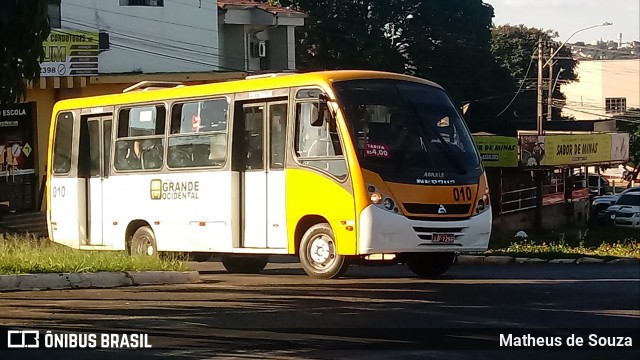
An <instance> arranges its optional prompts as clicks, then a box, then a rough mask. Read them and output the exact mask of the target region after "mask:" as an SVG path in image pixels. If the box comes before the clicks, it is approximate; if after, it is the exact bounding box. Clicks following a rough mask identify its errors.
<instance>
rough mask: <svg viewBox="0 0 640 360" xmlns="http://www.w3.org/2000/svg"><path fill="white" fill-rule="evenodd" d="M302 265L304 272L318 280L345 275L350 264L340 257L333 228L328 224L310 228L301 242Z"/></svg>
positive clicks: (342, 256) (343, 257)
mask: <svg viewBox="0 0 640 360" xmlns="http://www.w3.org/2000/svg"><path fill="white" fill-rule="evenodd" d="M299 253H300V263H301V264H302V268H303V269H304V271H305V272H306V273H307V274H308V275H309V276H311V277H314V278H318V279H334V278H337V277H339V276H340V275H342V274H344V272H345V271H346V270H347V267H348V263H347V261H346V257H345V256H344V255H339V254H338V251H337V247H336V241H335V237H334V235H333V230H331V226H330V225H329V224H327V223H322V224H317V225H314V226H312V227H310V228H309V230H307V232H305V234H304V235H303V236H302V241H301V242H300V251H299Z"/></svg>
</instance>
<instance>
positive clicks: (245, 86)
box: [54, 70, 440, 114]
mask: <svg viewBox="0 0 640 360" xmlns="http://www.w3.org/2000/svg"><path fill="white" fill-rule="evenodd" d="M368 78H369V79H373V78H378V79H397V80H407V81H413V82H420V83H424V84H427V85H431V86H435V87H438V88H440V86H439V85H438V84H436V83H434V82H431V81H428V80H424V79H421V78H417V77H413V76H409V75H402V74H395V73H389V72H381V71H369V70H334V71H319V72H310V73H303V74H296V73H292V74H289V75H287V76H270V77H266V76H265V77H255V78H250V79H242V80H233V81H226V82H217V83H211V84H203V85H190V86H182V87H175V88H169V89H160V90H153V91H145V92H126V93H116V94H111V95H101V96H91V97H82V98H73V99H66V100H61V101H59V102H57V103H56V105H55V108H54V114H55V113H57V112H58V111H62V110H70V109H79V108H92V107H100V106H114V105H119V104H125V103H126V104H134V103H143V102H153V101H162V100H165V99H179V98H189V97H202V96H203V95H222V94H231V93H238V92H248V91H261V90H269V89H277V88H283V87H295V86H305V85H314V84H318V85H320V84H329V83H332V82H336V81H343V80H351V79H368Z"/></svg>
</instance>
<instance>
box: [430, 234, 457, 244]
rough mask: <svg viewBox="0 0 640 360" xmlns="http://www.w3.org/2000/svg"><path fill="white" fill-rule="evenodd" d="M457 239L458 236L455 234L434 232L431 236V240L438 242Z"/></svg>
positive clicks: (448, 241)
mask: <svg viewBox="0 0 640 360" xmlns="http://www.w3.org/2000/svg"><path fill="white" fill-rule="evenodd" d="M455 240H456V236H455V235H454V234H433V235H432V236H431V241H433V242H436V243H452V242H454V241H455Z"/></svg>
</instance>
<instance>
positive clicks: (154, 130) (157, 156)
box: [114, 105, 166, 170]
mask: <svg viewBox="0 0 640 360" xmlns="http://www.w3.org/2000/svg"><path fill="white" fill-rule="evenodd" d="M165 117H166V109H165V107H164V105H149V106H138V107H132V108H123V109H121V110H120V111H119V112H118V126H117V134H116V135H117V136H116V138H117V139H116V151H115V159H114V163H115V168H116V170H140V169H143V170H157V169H160V168H162V162H163V154H164V150H163V148H164V131H165V130H164V129H165Z"/></svg>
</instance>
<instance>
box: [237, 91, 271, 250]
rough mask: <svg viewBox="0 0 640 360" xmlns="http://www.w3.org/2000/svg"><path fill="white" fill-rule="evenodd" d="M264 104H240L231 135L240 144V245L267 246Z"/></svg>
mask: <svg viewBox="0 0 640 360" xmlns="http://www.w3.org/2000/svg"><path fill="white" fill-rule="evenodd" d="M265 115H266V104H265V103H259V104H255V103H254V104H245V105H243V106H242V114H241V117H236V119H237V120H238V121H240V122H241V123H242V126H239V127H237V129H238V130H239V131H236V132H235V135H234V137H235V139H236V140H238V142H239V143H241V144H242V145H243V146H242V147H241V148H242V153H238V154H237V156H239V157H242V158H241V159H238V161H239V164H240V169H239V170H240V183H241V187H240V192H241V198H242V203H241V204H240V206H241V209H242V210H241V212H240V216H241V223H242V226H241V234H242V237H241V246H242V247H245V248H266V247H267V172H266V166H265V165H266V164H265V156H264V150H265V136H264V134H265V131H264V128H265V127H264V123H265V117H266V116H265Z"/></svg>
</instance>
